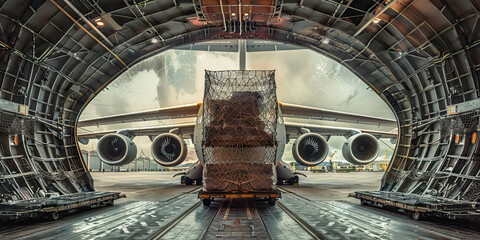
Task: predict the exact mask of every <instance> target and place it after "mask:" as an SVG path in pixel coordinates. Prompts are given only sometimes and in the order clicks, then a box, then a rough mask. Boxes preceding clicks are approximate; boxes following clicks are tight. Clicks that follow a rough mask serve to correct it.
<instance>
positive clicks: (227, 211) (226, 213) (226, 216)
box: [223, 198, 232, 220]
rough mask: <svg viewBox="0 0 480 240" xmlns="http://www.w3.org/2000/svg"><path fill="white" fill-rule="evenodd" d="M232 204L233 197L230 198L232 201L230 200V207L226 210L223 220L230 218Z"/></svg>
mask: <svg viewBox="0 0 480 240" xmlns="http://www.w3.org/2000/svg"><path fill="white" fill-rule="evenodd" d="M231 204H232V198H230V201H229V202H228V208H227V210H226V211H225V215H224V216H223V220H227V218H228V213H229V212H230V205H231Z"/></svg>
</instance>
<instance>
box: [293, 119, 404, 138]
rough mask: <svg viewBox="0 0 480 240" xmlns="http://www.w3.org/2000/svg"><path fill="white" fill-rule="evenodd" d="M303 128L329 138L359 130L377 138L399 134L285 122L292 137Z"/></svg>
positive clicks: (393, 136)
mask: <svg viewBox="0 0 480 240" xmlns="http://www.w3.org/2000/svg"><path fill="white" fill-rule="evenodd" d="M301 128H306V129H308V130H310V132H314V133H318V134H320V135H322V136H324V137H327V138H328V137H330V136H348V135H352V134H353V133H358V131H360V132H362V133H369V134H372V135H373V136H375V137H377V138H396V137H397V135H398V134H397V133H396V132H384V131H375V130H365V129H354V128H344V127H332V126H324V125H316V124H303V123H288V122H286V123H285V130H286V133H287V134H288V135H289V136H290V138H296V137H297V135H298V134H299V133H300V129H301Z"/></svg>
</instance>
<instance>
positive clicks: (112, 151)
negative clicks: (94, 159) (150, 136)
mask: <svg viewBox="0 0 480 240" xmlns="http://www.w3.org/2000/svg"><path fill="white" fill-rule="evenodd" d="M97 151H98V157H100V159H101V160H102V161H103V162H104V163H106V164H108V165H113V166H122V165H126V164H129V163H131V162H132V161H133V160H135V157H136V156H137V146H136V145H135V143H134V142H133V141H132V140H131V139H130V138H128V137H127V136H125V135H123V134H118V133H110V134H107V135H105V136H103V137H102V138H100V140H99V141H98V143H97Z"/></svg>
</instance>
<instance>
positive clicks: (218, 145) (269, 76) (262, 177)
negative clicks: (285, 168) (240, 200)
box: [202, 70, 278, 192]
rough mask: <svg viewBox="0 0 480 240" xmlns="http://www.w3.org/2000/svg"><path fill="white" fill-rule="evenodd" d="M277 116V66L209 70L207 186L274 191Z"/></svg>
mask: <svg viewBox="0 0 480 240" xmlns="http://www.w3.org/2000/svg"><path fill="white" fill-rule="evenodd" d="M277 115H278V103H277V96H276V85H275V71H260V70H259V71H254V70H248V71H206V72H205V94H204V102H203V139H202V146H203V160H204V164H205V167H204V169H203V186H204V190H205V191H209V192H212V191H213V192H216V191H218V192H235V191H239V192H262V191H272V190H275V188H276V186H275V183H276V171H275V164H276V159H275V158H276V153H277V142H276V125H277V119H278V116H277Z"/></svg>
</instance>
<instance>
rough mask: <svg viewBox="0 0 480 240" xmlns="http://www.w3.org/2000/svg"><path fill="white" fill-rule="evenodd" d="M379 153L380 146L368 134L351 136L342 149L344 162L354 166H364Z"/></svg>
mask: <svg viewBox="0 0 480 240" xmlns="http://www.w3.org/2000/svg"><path fill="white" fill-rule="evenodd" d="M379 151H380V146H379V144H378V141H377V139H376V138H375V137H374V136H372V135H370V134H368V133H360V134H356V135H353V136H351V137H350V138H349V139H348V140H347V141H346V142H345V143H344V144H343V147H342V154H343V157H344V158H345V160H347V161H348V162H350V163H351V164H355V165H365V164H369V163H371V162H373V161H374V160H375V159H376V158H377V155H378V152H379Z"/></svg>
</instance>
